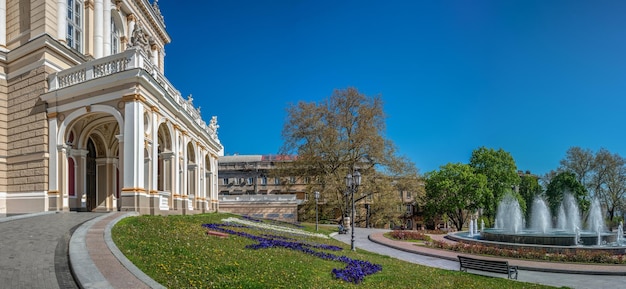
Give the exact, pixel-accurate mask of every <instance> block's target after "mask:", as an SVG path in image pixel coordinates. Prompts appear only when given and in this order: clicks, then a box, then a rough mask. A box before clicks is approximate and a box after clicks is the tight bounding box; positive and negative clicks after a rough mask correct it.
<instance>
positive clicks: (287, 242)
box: [202, 223, 382, 284]
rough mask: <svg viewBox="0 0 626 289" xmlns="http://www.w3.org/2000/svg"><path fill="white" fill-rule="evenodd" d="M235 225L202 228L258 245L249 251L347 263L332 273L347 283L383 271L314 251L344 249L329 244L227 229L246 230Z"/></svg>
mask: <svg viewBox="0 0 626 289" xmlns="http://www.w3.org/2000/svg"><path fill="white" fill-rule="evenodd" d="M233 225H234V224H230V223H229V224H203V225H202V226H203V227H205V228H207V229H211V230H214V231H220V232H223V233H228V234H231V235H236V236H240V237H244V238H248V239H251V240H254V241H257V242H258V243H256V244H252V245H247V246H246V248H248V249H254V250H257V249H266V248H286V249H290V250H296V251H300V252H303V253H306V254H309V255H313V256H316V257H318V258H322V259H324V260H331V261H339V262H343V263H346V267H345V268H343V269H337V268H335V269H333V270H332V273H333V275H334V276H335V278H338V279H342V280H345V281H347V282H352V283H355V284H358V283H360V282H361V281H363V278H365V276H367V275H371V274H374V273H376V272H378V271H381V270H382V266H381V265H378V264H372V263H370V262H368V261H363V260H355V259H352V258H349V257H346V256H338V255H334V254H330V253H326V252H320V251H315V250H313V249H322V250H330V251H340V250H342V248H340V247H337V246H332V245H327V244H307V243H304V242H298V241H291V240H293V239H292V238H285V237H281V236H274V235H262V236H256V235H253V234H249V233H245V232H239V231H235V230H231V229H227V228H225V227H239V228H242V227H243V228H245V226H240V225H239V226H233Z"/></svg>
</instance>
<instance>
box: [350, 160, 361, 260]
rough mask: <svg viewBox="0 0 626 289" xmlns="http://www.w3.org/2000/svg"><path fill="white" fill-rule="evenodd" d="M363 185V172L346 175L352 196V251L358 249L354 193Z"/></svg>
mask: <svg viewBox="0 0 626 289" xmlns="http://www.w3.org/2000/svg"><path fill="white" fill-rule="evenodd" d="M360 185H361V173H359V171H356V172H354V175H351V174H348V175H347V176H346V186H347V187H348V190H350V195H351V198H352V210H351V211H352V212H351V213H350V229H351V231H352V239H351V240H350V248H351V249H352V251H356V248H355V247H354V211H355V210H354V193H355V192H356V191H357V190H358V189H359V186H360Z"/></svg>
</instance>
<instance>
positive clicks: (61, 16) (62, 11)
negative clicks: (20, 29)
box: [2, 0, 67, 43]
mask: <svg viewBox="0 0 626 289" xmlns="http://www.w3.org/2000/svg"><path fill="white" fill-rule="evenodd" d="M3 2H6V0H4V1H3ZM2 23H5V21H3V22H2ZM57 40H59V41H61V42H63V43H65V42H66V41H67V0H57Z"/></svg>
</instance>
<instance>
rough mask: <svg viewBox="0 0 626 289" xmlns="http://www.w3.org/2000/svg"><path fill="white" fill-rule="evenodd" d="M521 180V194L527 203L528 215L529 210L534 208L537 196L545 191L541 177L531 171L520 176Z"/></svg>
mask: <svg viewBox="0 0 626 289" xmlns="http://www.w3.org/2000/svg"><path fill="white" fill-rule="evenodd" d="M520 180H521V181H520V184H519V195H520V196H521V198H522V199H523V201H524V203H525V204H526V215H527V216H528V211H529V210H530V209H532V208H531V206H532V204H533V202H534V200H535V197H537V196H539V195H541V193H543V188H542V187H541V185H540V184H539V178H538V177H537V176H535V175H532V174H530V173H526V174H524V175H522V176H520ZM527 221H530V220H527Z"/></svg>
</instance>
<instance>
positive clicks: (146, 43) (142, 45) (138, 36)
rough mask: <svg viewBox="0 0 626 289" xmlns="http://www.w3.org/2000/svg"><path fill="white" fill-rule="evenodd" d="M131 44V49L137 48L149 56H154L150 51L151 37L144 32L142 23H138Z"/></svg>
mask: <svg viewBox="0 0 626 289" xmlns="http://www.w3.org/2000/svg"><path fill="white" fill-rule="evenodd" d="M129 44H130V47H131V48H132V47H137V48H139V49H141V50H142V51H143V52H145V53H146V54H147V55H148V56H150V55H151V54H152V52H151V49H150V37H149V36H148V35H146V33H145V32H144V31H143V28H141V24H140V23H137V25H135V29H133V33H132V35H131V37H130V43H129Z"/></svg>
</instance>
